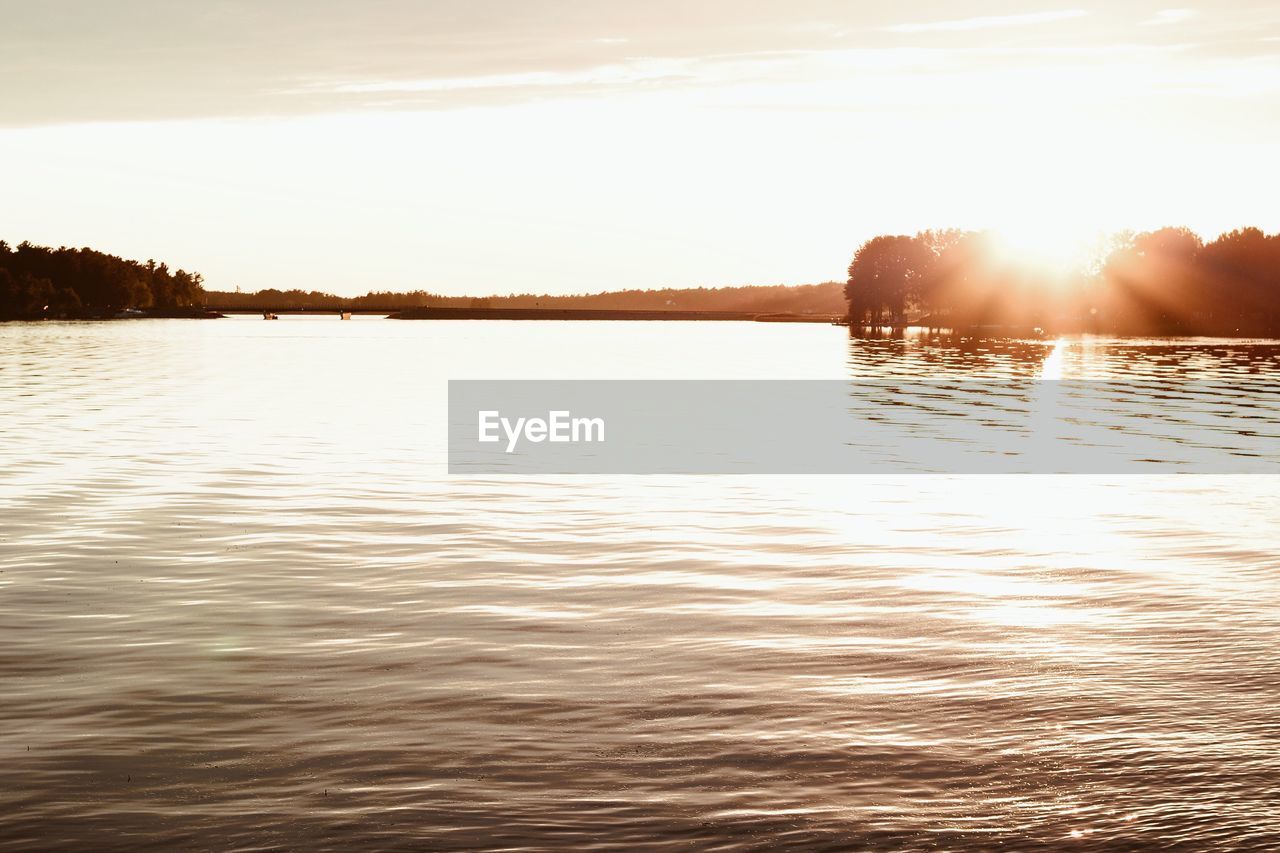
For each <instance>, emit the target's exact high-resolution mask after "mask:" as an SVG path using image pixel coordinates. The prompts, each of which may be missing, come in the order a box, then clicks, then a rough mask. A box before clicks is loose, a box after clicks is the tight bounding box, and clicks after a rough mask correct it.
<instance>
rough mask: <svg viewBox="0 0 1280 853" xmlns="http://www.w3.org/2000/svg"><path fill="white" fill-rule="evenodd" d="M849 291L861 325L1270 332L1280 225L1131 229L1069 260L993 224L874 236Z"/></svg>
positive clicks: (1276, 328) (852, 313)
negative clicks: (1030, 253)
mask: <svg viewBox="0 0 1280 853" xmlns="http://www.w3.org/2000/svg"><path fill="white" fill-rule="evenodd" d="M845 299H846V301H847V303H848V317H849V322H850V325H851V326H854V327H881V326H903V325H907V324H908V322H914V323H915V324H917V325H922V326H928V327H931V328H939V329H951V330H955V331H963V330H965V329H973V328H981V327H1005V328H1016V329H1026V328H1030V327H1041V328H1044V329H1051V330H1053V331H1057V332H1099V333H1107V334H1122V335H1223V336H1236V335H1245V336H1268V337H1275V336H1280V234H1273V235H1270V236H1268V235H1267V234H1265V233H1263V232H1262V231H1260V230H1259V229H1257V228H1243V229H1237V230H1235V231H1231V232H1228V233H1226V234H1223V235H1221V236H1220V237H1218V238H1217V239H1216V240H1213V241H1212V242H1209V243H1205V242H1204V241H1203V240H1201V238H1200V237H1199V236H1197V235H1196V234H1195V233H1194V232H1192V231H1191V230H1189V229H1186V228H1161V229H1159V230H1156V231H1147V232H1142V233H1133V232H1125V233H1122V234H1118V235H1114V236H1113V237H1111V238H1110V239H1109V240H1108V241H1107V243H1106V245H1105V246H1103V247H1102V249H1101V251H1099V253H1098V254H1097V257H1095V258H1092V259H1090V262H1089V263H1085V264H1082V265H1080V266H1078V267H1077V268H1074V269H1047V268H1045V267H1043V266H1037V265H1035V264H1031V263H1027V262H1026V261H1025V260H1024V259H1019V258H1017V257H1015V256H1013V255H1011V254H1010V253H1008V252H1005V251H1003V250H1002V248H1001V245H1000V241H999V238H998V237H997V235H994V234H992V233H990V232H974V231H960V230H947V231H922V232H920V233H918V234H916V235H914V236H907V235H896V236H879V237H874V238H872V239H870V240H868V241H866V242H865V243H863V244H862V246H861V247H859V248H858V250H857V252H856V253H855V254H854V257H853V261H852V263H850V265H849V278H848V281H847V283H846V285H845Z"/></svg>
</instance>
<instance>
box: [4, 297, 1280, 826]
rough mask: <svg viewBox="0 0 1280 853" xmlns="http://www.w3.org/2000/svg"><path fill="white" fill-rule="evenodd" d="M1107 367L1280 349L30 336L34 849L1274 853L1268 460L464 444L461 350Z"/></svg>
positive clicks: (1254, 362)
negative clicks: (558, 458)
mask: <svg viewBox="0 0 1280 853" xmlns="http://www.w3.org/2000/svg"><path fill="white" fill-rule="evenodd" d="M1116 376H1122V377H1142V378H1143V379H1144V380H1145V381H1148V382H1150V383H1152V385H1153V386H1154V387H1167V388H1171V389H1172V388H1176V387H1177V385H1178V383H1180V382H1183V381H1186V380H1187V379H1189V378H1191V379H1196V380H1205V381H1213V382H1220V383H1222V385H1223V386H1224V387H1230V385H1231V383H1233V382H1235V381H1238V380H1244V379H1253V380H1256V379H1258V378H1259V377H1261V378H1263V379H1268V378H1269V379H1271V380H1274V379H1276V378H1277V377H1280V342H1276V341H1225V340H1210V339H1178V340H1117V339H1104V338H1072V339H1063V340H1060V341H1027V342H1014V341H1003V342H1001V341H991V342H985V343H976V344H970V345H966V346H963V347H960V346H955V345H952V344H948V343H945V342H937V341H933V342H931V341H928V340H926V339H923V338H919V337H910V336H909V337H907V338H905V339H896V340H895V339H892V338H890V339H883V340H859V339H851V338H850V337H849V335H848V333H847V331H846V330H844V329H840V328H836V327H830V326H824V325H803V324H766V323H730V322H726V323H712V322H703V323H683V322H670V323H643V322H635V323H633V322H579V323H572V322H568V323H562V322H496V321H495V322H393V321H385V320H381V319H367V318H359V317H358V318H356V319H355V320H354V321H351V322H339V321H337V319H336V317H325V318H299V317H285V318H283V319H281V320H280V321H279V322H274V323H264V322H262V321H261V320H259V319H256V318H248V319H246V318H232V319H226V320H219V321H216V322H195V321H180V320H177V321H166V320H138V321H128V322H114V323H43V324H0V751H2V753H3V755H4V761H3V762H2V763H0V848H3V849H13V850H18V849H32V848H53V847H75V848H81V849H83V848H94V849H120V850H143V849H155V850H167V849H176V848H197V849H199V848H213V849H253V850H270V849H347V848H351V847H357V846H364V847H376V848H386V849H424V848H449V849H476V848H545V847H552V846H572V847H575V848H605V847H609V848H618V847H623V848H641V849H643V848H660V847H670V848H679V849H687V848H689V847H691V846H692V847H719V848H734V847H759V846H772V845H777V844H781V843H791V844H795V845H808V846H813V847H828V848H830V847H836V848H849V847H854V848H857V847H873V848H891V849H905V850H916V849H919V850H930V849H938V848H951V849H954V848H956V847H963V846H973V847H983V848H988V847H993V846H996V845H998V844H1003V845H1005V846H1006V847H1014V848H1024V847H1028V846H1034V845H1038V844H1043V845H1047V846H1050V847H1052V848H1055V849H1056V848H1071V849H1076V848H1078V849H1111V848H1114V847H1117V846H1126V845H1127V846H1159V845H1164V846H1169V847H1178V846H1185V847H1187V848H1203V847H1206V846H1209V845H1224V846H1228V847H1232V848H1235V849H1256V850H1272V849H1276V848H1277V847H1280V810H1278V809H1277V808H1276V804H1277V803H1280V750H1278V749H1277V746H1278V745H1280V716H1278V715H1277V712H1276V708H1277V706H1278V705H1280V653H1278V652H1277V650H1276V638H1277V637H1278V636H1280V556H1278V554H1280V479H1278V478H1276V477H1272V476H1236V477H1227V476H1223V477H1213V476H1173V477H1136V476H1127V477H1126V476H1116V477H1105V476H1089V477H1085V476H978V477H958V476H904V477H880V476H877V477H809V478H804V477H652V476H649V477H589V476H582V477H572V476H561V477H541V478H512V477H488V478H464V477H456V476H455V477H450V476H449V475H448V474H447V472H446V465H445V440H446V435H445V415H446V412H445V401H446V382H447V380H448V379H451V378H452V379H461V378H503V379H510V378H644V379H651V378H683V377H688V378H699V379H719V378H724V379H743V378H750V379H795V378H805V379H814V378H821V379H841V378H848V377H870V378H874V379H877V380H885V381H893V380H895V379H902V380H903V381H910V380H914V379H919V378H922V377H932V378H938V377H960V378H963V377H984V378H1002V377H1007V378H1010V379H1027V378H1037V377H1100V378H1107V377H1116ZM1240 393H1241V394H1244V393H1246V392H1245V391H1243V390H1242V391H1241V392H1240ZM1153 405H1154V404H1153Z"/></svg>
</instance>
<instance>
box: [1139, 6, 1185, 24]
mask: <svg viewBox="0 0 1280 853" xmlns="http://www.w3.org/2000/svg"><path fill="white" fill-rule="evenodd" d="M1195 14H1196V12H1195V10H1194V9H1161V10H1160V11H1159V12H1156V13H1155V15H1153V16H1152V17H1150V18H1148V19H1147V20H1145V21H1142V22H1140V23H1139V24H1138V26H1140V27H1164V26H1168V25H1170V24H1180V23H1182V22H1183V21H1185V20H1187V19H1188V18H1193V17H1195Z"/></svg>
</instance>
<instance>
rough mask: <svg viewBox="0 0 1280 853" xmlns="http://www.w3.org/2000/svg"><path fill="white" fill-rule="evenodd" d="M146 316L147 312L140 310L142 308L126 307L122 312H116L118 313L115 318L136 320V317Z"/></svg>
mask: <svg viewBox="0 0 1280 853" xmlns="http://www.w3.org/2000/svg"><path fill="white" fill-rule="evenodd" d="M145 316H147V312H145V311H142V310H140V309H138V308H126V309H124V310H123V311H121V312H119V313H118V314H116V315H115V319H117V320H136V319H137V318H139V317H145Z"/></svg>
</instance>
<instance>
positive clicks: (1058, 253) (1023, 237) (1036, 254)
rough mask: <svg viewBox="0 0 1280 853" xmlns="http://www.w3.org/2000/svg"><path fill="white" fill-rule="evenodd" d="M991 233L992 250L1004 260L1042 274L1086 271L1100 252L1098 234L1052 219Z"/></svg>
mask: <svg viewBox="0 0 1280 853" xmlns="http://www.w3.org/2000/svg"><path fill="white" fill-rule="evenodd" d="M990 235H991V243H992V249H993V250H994V251H995V253H996V254H997V255H998V256H999V257H1000V258H1001V259H1002V260H1004V261H1006V262H1008V263H1012V264H1016V265H1018V266H1026V267H1032V268H1034V269H1036V270H1037V271H1039V272H1042V273H1056V274H1060V275H1068V274H1070V273H1072V272H1077V271H1080V270H1083V269H1084V268H1086V267H1088V266H1089V265H1090V264H1091V263H1092V262H1093V261H1094V259H1095V257H1096V254H1097V245H1098V237H1097V235H1096V234H1091V233H1089V232H1088V231H1086V230H1084V229H1078V228H1069V227H1063V226H1062V225H1061V224H1054V223H1051V222H1039V221H1032V220H1028V221H1027V222H1022V223H1014V224H1009V225H1004V226H1001V227H999V228H996V229H993V230H992V231H991V232H990Z"/></svg>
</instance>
